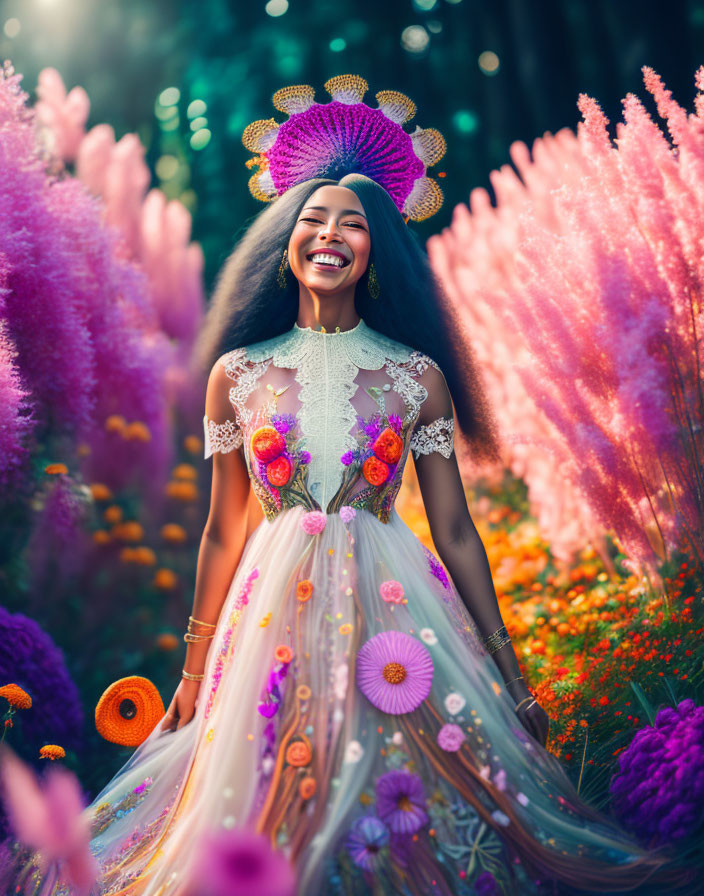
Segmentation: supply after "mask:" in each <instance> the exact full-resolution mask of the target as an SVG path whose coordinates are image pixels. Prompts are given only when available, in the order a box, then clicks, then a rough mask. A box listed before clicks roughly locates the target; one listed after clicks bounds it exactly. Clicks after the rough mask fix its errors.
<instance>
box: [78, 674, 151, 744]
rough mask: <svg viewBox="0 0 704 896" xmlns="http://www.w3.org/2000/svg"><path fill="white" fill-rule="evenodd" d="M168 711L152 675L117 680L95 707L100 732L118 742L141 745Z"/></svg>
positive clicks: (96, 721)
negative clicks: (150, 676)
mask: <svg viewBox="0 0 704 896" xmlns="http://www.w3.org/2000/svg"><path fill="white" fill-rule="evenodd" d="M163 715H164V704H163V702H162V699H161V695H160V694H159V691H158V690H157V688H156V685H154V684H153V683H152V682H151V681H149V679H148V678H142V677H141V676H140V675H130V676H129V677H127V678H120V679H119V680H118V681H115V682H113V684H111V685H110V687H109V688H107V690H106V691H105V692H104V693H103V695H102V696H101V698H100V700H98V705H97V706H96V707H95V727H96V729H97V730H98V734H100V736H101V737H104V738H105V740H109V741H111V742H112V743H115V744H122V745H123V746H125V747H138V746H139V745H140V744H141V743H142V742H143V741H145V740H146V739H147V738H148V737H149V735H150V734H151V732H152V731H153V729H154V726H155V725H156V724H157V722H158V721H159V719H161V718H162V717H163Z"/></svg>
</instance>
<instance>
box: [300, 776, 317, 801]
mask: <svg viewBox="0 0 704 896" xmlns="http://www.w3.org/2000/svg"><path fill="white" fill-rule="evenodd" d="M317 786H318V785H317V784H316V783H315V778H311V777H310V775H308V776H306V777H305V778H301V783H300V784H299V785H298V792H299V793H300V795H301V799H303V800H309V799H310V798H311V797H312V796H313V795H314V794H315V791H316V790H317Z"/></svg>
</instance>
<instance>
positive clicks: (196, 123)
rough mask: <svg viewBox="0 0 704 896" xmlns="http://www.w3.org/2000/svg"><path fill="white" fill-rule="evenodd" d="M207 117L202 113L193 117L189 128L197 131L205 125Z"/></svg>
mask: <svg viewBox="0 0 704 896" xmlns="http://www.w3.org/2000/svg"><path fill="white" fill-rule="evenodd" d="M207 125H208V119H207V118H206V117H205V116H204V115H199V116H198V118H194V119H193V121H192V122H191V130H192V131H198V130H200V129H201V128H204V127H207Z"/></svg>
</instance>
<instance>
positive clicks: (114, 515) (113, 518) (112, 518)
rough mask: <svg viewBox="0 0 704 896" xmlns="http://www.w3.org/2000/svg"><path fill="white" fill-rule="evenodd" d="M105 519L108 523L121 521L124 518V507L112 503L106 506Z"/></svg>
mask: <svg viewBox="0 0 704 896" xmlns="http://www.w3.org/2000/svg"><path fill="white" fill-rule="evenodd" d="M103 519H104V520H105V522H106V523H119V522H120V520H121V519H122V508H121V507H119V506H118V505H117V504H111V505H110V506H109V507H106V508H105V512H104V513H103Z"/></svg>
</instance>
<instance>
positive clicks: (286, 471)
mask: <svg viewBox="0 0 704 896" xmlns="http://www.w3.org/2000/svg"><path fill="white" fill-rule="evenodd" d="M266 478H267V479H268V480H269V482H270V483H271V484H272V485H275V486H276V487H277V488H279V487H280V486H282V485H286V483H287V482H288V481H289V479H290V478H291V461H290V460H289V459H288V458H287V457H284V455H283V454H282V455H281V456H280V457H277V458H276V459H275V460H272V461H271V463H268V464H267V465H266Z"/></svg>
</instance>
